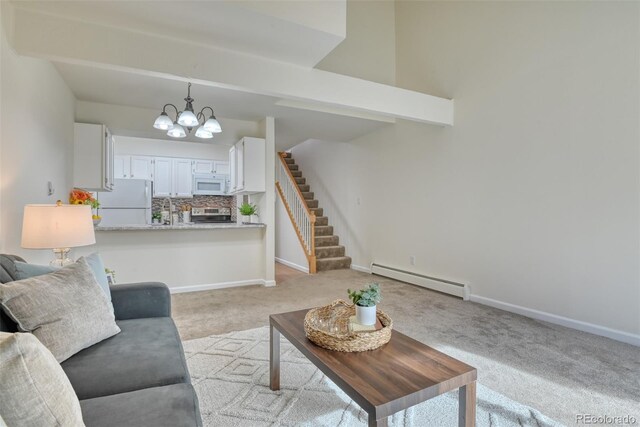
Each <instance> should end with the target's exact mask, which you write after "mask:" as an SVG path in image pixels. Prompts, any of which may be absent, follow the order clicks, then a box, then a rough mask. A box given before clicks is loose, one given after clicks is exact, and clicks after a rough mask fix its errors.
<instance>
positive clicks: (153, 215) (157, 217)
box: [151, 212, 162, 221]
mask: <svg viewBox="0 0 640 427" xmlns="http://www.w3.org/2000/svg"><path fill="white" fill-rule="evenodd" d="M151 219H157V220H158V221H160V220H161V219H162V214H161V213H160V212H154V213H153V214H152V215H151Z"/></svg>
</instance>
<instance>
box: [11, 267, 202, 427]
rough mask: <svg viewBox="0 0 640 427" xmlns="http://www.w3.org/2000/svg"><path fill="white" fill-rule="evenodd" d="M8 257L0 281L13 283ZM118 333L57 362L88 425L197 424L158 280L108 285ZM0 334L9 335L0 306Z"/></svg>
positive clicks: (186, 374)
mask: <svg viewBox="0 0 640 427" xmlns="http://www.w3.org/2000/svg"><path fill="white" fill-rule="evenodd" d="M16 260H17V261H23V260H22V259H21V258H19V257H16V256H12V255H0V282H2V283H6V282H10V281H13V280H15V277H16V275H15V266H14V264H13V262H14V261H16ZM111 299H112V303H113V308H114V312H115V317H116V322H117V324H118V326H119V327H120V329H121V330H122V332H120V333H119V334H117V335H115V336H113V337H111V338H108V339H106V340H104V341H102V342H99V343H98V344H95V345H93V346H91V347H89V348H86V349H84V350H82V351H80V352H79V353H77V354H75V355H73V356H72V357H70V358H69V359H67V360H65V361H64V362H62V364H61V365H62V368H63V370H64V371H65V373H66V374H67V376H68V378H69V380H70V382H71V385H72V386H73V388H74V390H75V392H76V394H77V395H78V398H79V399H80V405H81V407H82V416H83V419H84V422H85V424H86V425H87V427H94V426H100V427H102V426H105V427H107V426H109V427H112V426H135V427H144V426H154V427H161V426H167V427H169V426H171V427H180V426H185V427H186V426H189V427H193V426H201V425H202V420H201V417H200V410H199V408H198V398H197V396H196V393H195V390H194V389H193V386H192V385H191V382H190V376H189V371H188V369H187V364H186V361H185V357H184V351H183V349H182V343H181V341H180V336H179V335H178V331H177V329H176V326H175V324H174V323H173V320H172V319H171V297H170V294H169V289H168V288H167V286H166V285H165V284H163V283H137V284H128V285H116V286H112V287H111ZM0 331H4V332H16V325H15V323H14V322H13V321H12V320H11V319H10V318H9V317H7V316H6V314H5V313H4V312H2V310H1V309H0Z"/></svg>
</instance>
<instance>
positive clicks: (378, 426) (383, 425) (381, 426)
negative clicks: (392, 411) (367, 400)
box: [369, 414, 387, 427]
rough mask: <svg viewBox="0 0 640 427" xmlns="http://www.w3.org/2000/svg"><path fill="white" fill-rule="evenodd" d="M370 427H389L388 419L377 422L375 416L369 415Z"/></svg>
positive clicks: (384, 418)
mask: <svg viewBox="0 0 640 427" xmlns="http://www.w3.org/2000/svg"><path fill="white" fill-rule="evenodd" d="M369 427H387V417H383V418H380V419H378V420H376V416H375V414H369Z"/></svg>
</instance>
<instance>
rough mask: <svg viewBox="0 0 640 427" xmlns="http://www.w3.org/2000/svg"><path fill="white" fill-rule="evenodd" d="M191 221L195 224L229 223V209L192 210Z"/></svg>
mask: <svg viewBox="0 0 640 427" xmlns="http://www.w3.org/2000/svg"><path fill="white" fill-rule="evenodd" d="M191 221H192V222H195V223H207V222H231V208H192V209H191Z"/></svg>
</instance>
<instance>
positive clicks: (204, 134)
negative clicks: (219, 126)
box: [196, 126, 213, 139]
mask: <svg viewBox="0 0 640 427" xmlns="http://www.w3.org/2000/svg"><path fill="white" fill-rule="evenodd" d="M196 136H197V137H198V138H202V139H211V138H213V133H211V132H210V131H208V130H207V129H205V127H204V126H200V127H199V128H198V130H196Z"/></svg>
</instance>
